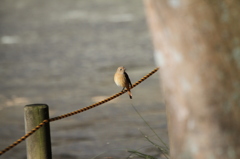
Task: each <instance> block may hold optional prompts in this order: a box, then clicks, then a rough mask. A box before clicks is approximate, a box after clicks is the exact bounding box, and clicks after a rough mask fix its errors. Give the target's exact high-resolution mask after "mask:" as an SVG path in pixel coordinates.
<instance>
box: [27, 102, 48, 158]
mask: <svg viewBox="0 0 240 159" xmlns="http://www.w3.org/2000/svg"><path fill="white" fill-rule="evenodd" d="M24 114H25V115H24V116H25V131H26V133H27V132H29V131H31V130H32V129H33V128H35V127H36V126H37V125H38V124H40V123H41V122H42V121H43V120H45V119H49V113H48V105H46V104H31V105H26V106H25V107H24ZM26 144H27V158H28V159H51V158H52V151H51V137H50V127H49V123H46V124H45V125H44V126H43V127H41V128H40V129H39V130H38V131H36V132H35V133H34V134H32V135H31V136H29V138H28V139H27V141H26Z"/></svg>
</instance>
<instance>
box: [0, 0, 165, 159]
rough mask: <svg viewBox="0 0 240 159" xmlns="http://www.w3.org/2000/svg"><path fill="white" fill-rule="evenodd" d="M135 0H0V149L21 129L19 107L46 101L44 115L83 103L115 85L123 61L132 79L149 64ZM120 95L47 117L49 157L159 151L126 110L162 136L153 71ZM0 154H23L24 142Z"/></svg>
mask: <svg viewBox="0 0 240 159" xmlns="http://www.w3.org/2000/svg"><path fill="white" fill-rule="evenodd" d="M152 52H153V47H152V43H151V37H150V35H149V31H148V28H147V25H146V19H145V13H144V7H143V4H142V1H139V0H131V1H129V0H117V1H113V0H78V1H76V0H68V1H65V0H42V1H31V0H18V1H14V0H1V2H0V83H1V84H0V128H1V131H0V141H1V142H0V149H1V150H2V149H4V148H5V147H6V146H8V145H9V144H11V143H12V142H14V141H15V140H17V139H18V138H20V137H21V136H23V135H24V133H25V132H24V117H23V107H24V106H25V105H26V104H32V103H46V104H48V105H49V107H50V117H55V116H58V115H61V114H64V113H68V112H70V111H74V110H77V109H80V108H82V107H85V106H88V105H90V104H92V103H94V102H97V101H100V100H102V99H104V98H106V97H108V96H110V95H113V94H115V93H117V92H119V91H120V90H121V88H119V87H117V86H116V85H115V83H114V82H113V75H114V73H115V71H116V69H117V67H118V66H122V65H123V66H125V67H126V68H127V72H128V74H129V76H130V78H131V80H132V83H134V82H136V81H137V80H139V79H140V78H142V77H143V76H144V75H145V74H147V73H148V72H150V71H151V70H152V69H154V68H155V64H154V59H153V54H152ZM132 93H133V99H132V100H130V99H129V97H128V95H127V94H124V95H122V96H120V97H119V98H117V99H115V100H113V101H111V102H109V103H106V104H104V105H101V106H99V107H97V108H94V109H91V110H89V111H86V112H84V113H81V114H78V115H75V116H72V117H69V118H66V119H63V120H60V121H56V122H53V123H51V137H52V153H53V158H54V159H65V158H66V159H82V158H83V159H86V158H93V157H95V156H97V157H96V158H104V159H105V158H115V159H120V158H127V157H128V156H129V153H128V152H127V150H128V149H131V150H132V149H135V150H136V149H140V151H141V152H144V153H147V154H150V155H155V156H158V157H159V156H160V155H159V152H158V151H157V150H156V148H154V147H153V146H151V144H150V143H149V142H148V141H146V139H145V138H144V136H143V135H142V134H141V132H140V131H139V129H140V130H141V131H142V132H144V134H146V135H148V136H150V138H151V139H152V140H154V141H156V142H157V143H159V140H158V139H157V138H156V136H155V135H154V134H153V132H152V131H151V130H150V129H149V128H148V127H147V125H146V124H145V123H144V122H143V120H142V119H141V118H140V117H139V115H138V114H137V113H136V112H135V110H134V109H133V108H132V105H134V106H135V107H136V108H137V109H138V111H139V112H140V113H141V114H142V116H143V117H144V119H145V120H146V121H147V122H148V123H149V124H150V125H151V127H152V128H153V129H154V130H155V131H156V132H157V134H159V136H161V137H162V138H163V140H164V141H167V127H166V116H165V108H164V104H163V99H162V93H161V91H160V84H159V78H158V74H155V75H153V76H151V77H150V78H149V79H148V80H146V81H145V82H143V83H142V84H140V85H139V86H138V87H136V88H135V89H133V90H132ZM0 158H3V159H16V158H17V159H24V158H26V146H25V142H23V143H21V144H19V145H18V146H16V147H15V148H13V149H12V150H10V151H9V152H6V153H5V154H3V155H2V156H1V157H0Z"/></svg>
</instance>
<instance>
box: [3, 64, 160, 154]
mask: <svg viewBox="0 0 240 159" xmlns="http://www.w3.org/2000/svg"><path fill="white" fill-rule="evenodd" d="M158 69H159V68H158V67H157V68H155V69H154V70H152V71H151V72H150V73H148V74H147V75H146V76H144V77H143V78H141V79H140V80H139V81H137V82H136V83H134V84H133V85H132V87H131V88H130V89H132V88H134V87H136V86H137V85H139V84H140V83H142V82H143V81H144V80H146V79H147V78H148V77H150V76H151V75H152V74H154V73H155V72H157V71H158ZM126 92H127V90H126V89H125V90H123V91H122V92H119V93H117V94H114V95H113V96H111V97H108V98H107V99H104V100H102V101H100V102H97V103H95V104H92V105H90V106H87V107H84V108H81V109H78V110H76V111H73V112H70V113H67V114H63V115H60V116H57V117H54V118H50V119H46V120H44V121H43V122H41V123H40V124H39V125H37V126H36V127H35V128H33V129H32V130H31V131H29V132H28V133H27V134H25V135H24V136H22V137H21V138H19V139H18V140H16V141H15V142H14V143H12V144H11V145H9V146H8V147H6V148H5V149H3V150H2V151H0V155H2V154H4V153H5V152H7V151H9V150H10V149H12V148H13V147H15V146H17V145H18V144H19V143H21V142H22V141H24V140H25V139H26V138H27V137H29V136H30V135H32V134H33V133H34V132H36V131H37V130H38V129H40V128H41V127H42V126H43V125H45V124H46V123H49V122H52V121H56V120H60V119H63V118H66V117H69V116H73V115H75V114H78V113H81V112H84V111H87V110H89V109H92V108H95V107H97V106H99V105H101V104H103V103H106V102H108V101H110V100H113V99H114V98H117V97H118V96H120V95H122V94H124V93H126Z"/></svg>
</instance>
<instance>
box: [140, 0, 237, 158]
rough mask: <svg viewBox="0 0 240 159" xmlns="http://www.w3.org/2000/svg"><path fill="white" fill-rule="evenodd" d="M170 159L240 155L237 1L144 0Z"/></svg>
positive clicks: (234, 156)
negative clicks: (160, 86) (164, 109)
mask: <svg viewBox="0 0 240 159" xmlns="http://www.w3.org/2000/svg"><path fill="white" fill-rule="evenodd" d="M144 2H145V6H146V12H147V18H148V22H149V26H150V29H151V32H152V36H153V43H154V47H155V53H154V54H155V59H156V62H157V64H158V65H159V67H160V74H161V79H162V81H163V86H164V93H165V101H166V107H167V116H168V130H169V137H170V156H171V158H173V159H239V158H240V136H239V135H240V1H239V0H145V1H144Z"/></svg>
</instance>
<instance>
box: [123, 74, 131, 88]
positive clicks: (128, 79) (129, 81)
mask: <svg viewBox="0 0 240 159" xmlns="http://www.w3.org/2000/svg"><path fill="white" fill-rule="evenodd" d="M124 74H125V76H126V79H127V81H128V83H129V85H130V86H131V87H132V83H131V80H130V78H129V77H128V74H127V73H126V72H124Z"/></svg>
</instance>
